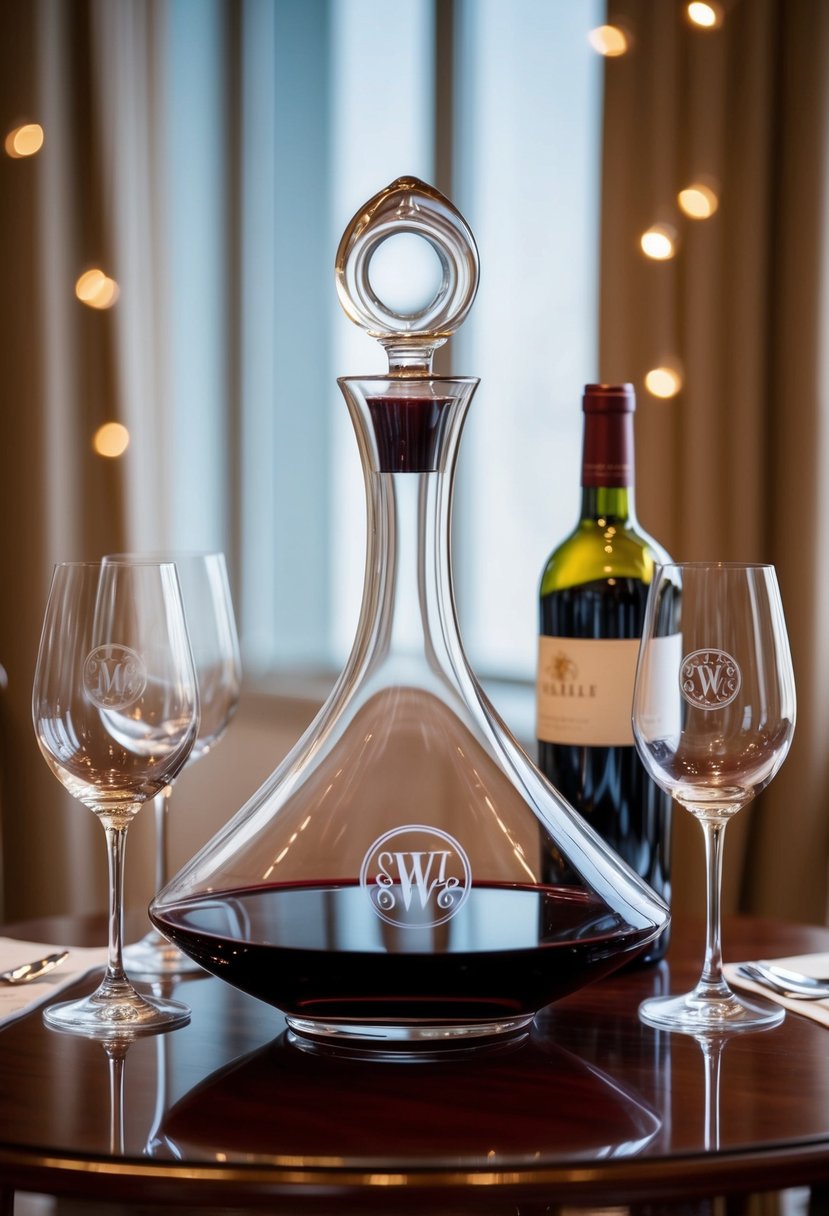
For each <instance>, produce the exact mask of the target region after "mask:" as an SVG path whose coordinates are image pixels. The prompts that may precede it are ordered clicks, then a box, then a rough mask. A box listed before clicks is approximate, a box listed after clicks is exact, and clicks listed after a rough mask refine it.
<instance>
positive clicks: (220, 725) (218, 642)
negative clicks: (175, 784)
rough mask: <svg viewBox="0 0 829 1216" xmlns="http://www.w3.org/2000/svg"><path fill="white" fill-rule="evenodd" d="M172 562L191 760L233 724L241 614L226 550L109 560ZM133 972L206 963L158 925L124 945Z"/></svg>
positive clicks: (166, 801) (162, 812)
mask: <svg viewBox="0 0 829 1216" xmlns="http://www.w3.org/2000/svg"><path fill="white" fill-rule="evenodd" d="M146 560H152V561H164V562H173V563H174V564H175V567H176V572H177V574H178V579H179V585H180V588H181V596H182V600H183V602H184V614H185V618H186V621H187V630H188V634H189V637H190V648H191V650H192V654H193V664H194V666H195V670H196V680H197V683H198V688H199V708H200V714H199V733H198V735H197V737H196V741H195V743H194V744H193V750H192V751H191V752H190V755H189V757H188V759H187V764H188V766H189V765H192V764H194V763H195V762H196V761H197V760H200V759H201V758H202V757H203V756H206V755H207V754H208V752H209V751H211V750H212V749H213V748H214V747H215V746H216V744H217V743H218V742H219V740H220V739H222V738H223V737H224V734H225V732H226V730H227V728H228V726H229V725H230V722H231V719H232V718H233V715H234V713H235V712H236V708H237V706H238V704H239V695H240V691H241V680H242V676H241V660H240V657H239V637H238V633H237V630H236V618H235V615H234V612H233V601H232V598H231V594H230V583H229V580H228V575H227V563H226V561H225V556H224V554H223V553H219V552H205V553H181V552H168V553H155V554H147V555H141V554H135V553H121V554H114V555H110V556H109V557H107V558H105V559H104V561H105V562H111V561H114V562H139V563H140V562H141V561H146ZM171 794H172V782H171V783H170V784H169V785H167V786H166V787H165V788H164V789H163V790H162V791H161V792H160V793H158V794H156V796H155V798H154V799H153V810H154V812H155V890H156V891H160V890H162V888H163V887H165V886H166V885H167V882H168V879H169V877H170V865H169V809H170V802H171ZM124 961H125V964H126V966H127V968H128V970H129V971H130V972H132V974H134V975H141V976H154V975H161V976H167V977H170V976H176V975H184V974H187V973H190V972H198V971H201V970H202V968H201V967H200V966H199V965H198V963H196V962H194V961H193V959H191V958H189V957H188V956H187V955H186V954H184V953H183V951H181V950H179V948H178V946H175V945H174V944H173V943H172V942H170V941H168V940H167V938H166V937H164V936H163V935H162V934H161V933H159V932H158V930H157V929H154V928H150V929H149V930H148V932H147V933H145V934H144V936H143V937H142V938H141V940H140V941H137V942H133V943H131V944H130V945H128V946H127V947H126V949H125V950H124Z"/></svg>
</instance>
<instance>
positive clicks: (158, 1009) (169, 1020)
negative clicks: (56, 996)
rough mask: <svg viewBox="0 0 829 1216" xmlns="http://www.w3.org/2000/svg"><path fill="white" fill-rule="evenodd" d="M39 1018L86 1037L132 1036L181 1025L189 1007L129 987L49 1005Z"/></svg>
mask: <svg viewBox="0 0 829 1216" xmlns="http://www.w3.org/2000/svg"><path fill="white" fill-rule="evenodd" d="M43 1020H44V1022H45V1023H46V1025H47V1026H51V1027H52V1029H53V1030H63V1031H68V1032H69V1033H71V1034H82V1035H86V1036H88V1037H89V1038H95V1039H105V1040H112V1039H133V1038H137V1037H138V1036H139V1035H142V1034H157V1033H158V1032H159V1031H161V1030H174V1029H175V1028H176V1027H177V1026H184V1025H185V1023H187V1022H189V1021H190V1009H189V1008H188V1006H187V1005H184V1004H182V1003H181V1001H170V1000H167V999H164V998H161V997H149V996H142V995H141V994H140V993H138V992H135V990H134V989H130V990H128V991H126V992H123V993H121V994H119V995H118V996H117V997H114V998H113V997H109V996H102V995H101V994H100V993H99V992H93V993H92V994H91V996H86V997H83V998H82V999H81V1000H79V1001H61V1002H60V1003H59V1004H57V1005H49V1006H48V1007H47V1008H46V1009H45V1010H44V1012H43Z"/></svg>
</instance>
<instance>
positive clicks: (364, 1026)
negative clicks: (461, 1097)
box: [286, 1014, 533, 1059]
mask: <svg viewBox="0 0 829 1216" xmlns="http://www.w3.org/2000/svg"><path fill="white" fill-rule="evenodd" d="M286 1021H287V1023H288V1027H289V1032H290V1038H291V1041H292V1042H294V1043H295V1044H296V1045H297V1046H298V1047H302V1048H305V1049H307V1050H320V1049H322V1050H330V1051H337V1052H345V1053H349V1054H357V1055H360V1056H365V1055H372V1056H378V1055H381V1056H388V1057H394V1058H411V1059H414V1058H417V1059H428V1058H434V1057H435V1056H445V1055H446V1054H447V1053H448V1052H455V1051H467V1050H483V1049H489V1048H492V1047H498V1046H501V1045H506V1044H513V1043H515V1042H520V1041H522V1040H523V1039H524V1038H526V1036H527V1033H528V1031H529V1028H530V1026H531V1025H532V1021H533V1015H532V1014H523V1015H521V1016H520V1017H514V1018H503V1019H497V1020H491V1021H484V1022H468V1023H464V1022H425V1021H424V1022H394V1023H384V1022H371V1021H362V1022H357V1021H355V1022H349V1021H339V1020H325V1019H316V1018H297V1017H293V1016H290V1017H287V1018H286Z"/></svg>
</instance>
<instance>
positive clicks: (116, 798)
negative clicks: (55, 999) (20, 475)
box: [32, 562, 199, 1039]
mask: <svg viewBox="0 0 829 1216" xmlns="http://www.w3.org/2000/svg"><path fill="white" fill-rule="evenodd" d="M32 715H33V721H34V728H35V733H36V736H37V741H38V744H39V746H40V750H41V752H42V753H43V756H44V758H45V760H46V762H47V764H48V765H49V767H50V769H51V770H52V772H53V773H54V774H55V776H56V777H57V778H58V780H59V781H61V782H62V784H63V785H64V786H65V787H66V788H67V790H68V791H69V792H70V794H71V795H72V796H73V797H74V798H76V799H77V800H78V801H79V802H82V803H83V804H84V805H85V806H87V807H89V809H90V810H91V811H93V812H94V814H95V815H97V817H98V819H99V820H100V821H101V824H102V825H103V828H104V831H105V833H106V841H107V858H108V868H109V943H108V945H109V951H108V953H109V958H108V963H107V968H106V972H105V974H104V977H103V979H102V981H101V983H100V985H99V987H98V988H97V989H96V991H95V992H93V993H92V994H91V995H90V996H87V997H84V998H83V999H82V1000H77V1001H66V1002H62V1003H61V1004H58V1005H52V1006H50V1007H49V1008H47V1010H46V1011H45V1014H44V1018H45V1020H46V1022H47V1023H48V1024H49V1025H50V1026H53V1027H56V1028H58V1029H62V1030H69V1031H74V1032H76V1033H82V1034H90V1035H93V1036H98V1037H101V1038H104V1039H108V1038H112V1037H117V1038H124V1037H131V1036H133V1035H136V1034H139V1033H146V1032H155V1031H157V1030H159V1029H164V1028H171V1027H173V1026H175V1025H179V1024H181V1023H183V1022H185V1021H187V1019H188V1017H189V1010H188V1008H187V1006H186V1005H183V1004H180V1003H179V1002H177V1001H169V1000H164V999H161V998H153V997H149V996H143V995H141V994H139V993H138V992H137V991H136V990H135V988H134V987H133V985H132V984H131V983H130V981H129V979H128V978H127V976H126V974H125V972H124V967H123V957H122V911H123V879H124V847H125V844H126V836H127V830H128V828H129V826H130V823H131V822H132V819H133V817H134V816H135V815H136V813H137V812H138V811H139V810H140V809H141V807H142V806H143V804H144V803H145V802H147V801H148V800H150V799H152V798H154V797H155V796H156V795H157V794H159V793H161V792H162V791H163V790H164V789H166V788H167V787H168V785H169V784H170V782H171V781H173V780H174V778H175V776H176V774H177V773H178V772H179V771H180V769H181V768H182V767H183V765H184V764H185V762H186V760H187V757H188V756H189V754H190V751H191V749H192V747H193V743H194V741H195V739H196V735H197V731H198V722H199V707H198V690H197V685H196V675H195V671H194V668H193V659H192V655H191V651H190V644H189V639H188V635H187V628H186V625H185V618H184V608H183V605H182V601H181V593H180V590H179V583H178V578H177V575H176V569H175V566H173V565H172V564H169V563H158V562H142V563H118V562H112V563H98V562H88V563H87V562H84V563H65V564H61V565H59V566H57V567H56V568H55V571H54V575H53V578H52V585H51V589H50V593H49V600H48V603H47V606H46V613H45V617H44V622H43V630H42V634H41V641H40V649H39V652H38V658H37V666H36V671H35V679H34V687H33V692H32Z"/></svg>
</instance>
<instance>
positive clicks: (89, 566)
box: [52, 557, 175, 570]
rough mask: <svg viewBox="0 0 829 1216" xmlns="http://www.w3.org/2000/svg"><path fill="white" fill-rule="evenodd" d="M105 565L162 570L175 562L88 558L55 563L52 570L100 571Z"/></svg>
mask: <svg viewBox="0 0 829 1216" xmlns="http://www.w3.org/2000/svg"><path fill="white" fill-rule="evenodd" d="M105 565H109V566H154V567H157V568H159V569H163V568H164V567H166V566H172V567H175V562H173V561H171V560H166V561H159V560H154V559H153V558H136V559H135V560H129V561H126V560H121V559H119V558H103V557H99V558H97V559H96V558H88V559H84V560H81V561H68V562H65V561H61V562H55V563H54V565H53V567H52V568H53V570H101V569H102V568H103V567H104V566H105Z"/></svg>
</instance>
